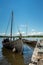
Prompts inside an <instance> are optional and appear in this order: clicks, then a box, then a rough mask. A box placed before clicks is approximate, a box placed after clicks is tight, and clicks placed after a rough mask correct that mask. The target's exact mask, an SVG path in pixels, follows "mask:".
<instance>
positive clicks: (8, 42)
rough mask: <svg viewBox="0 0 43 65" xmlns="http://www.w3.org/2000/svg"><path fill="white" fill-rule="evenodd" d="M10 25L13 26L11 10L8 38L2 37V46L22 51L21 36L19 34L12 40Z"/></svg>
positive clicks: (13, 50)
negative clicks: (17, 37)
mask: <svg viewBox="0 0 43 65" xmlns="http://www.w3.org/2000/svg"><path fill="white" fill-rule="evenodd" d="M12 26H13V12H12V19H11V33H10V39H9V38H6V39H3V41H2V44H3V47H5V48H7V49H10V50H12V52H15V51H18V52H21V53H22V46H23V41H22V38H21V34H20V36H19V39H17V40H12Z"/></svg>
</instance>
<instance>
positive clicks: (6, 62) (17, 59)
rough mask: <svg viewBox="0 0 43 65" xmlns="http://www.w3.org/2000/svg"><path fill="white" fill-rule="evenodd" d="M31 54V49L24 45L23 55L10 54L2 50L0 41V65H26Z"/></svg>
mask: <svg viewBox="0 0 43 65" xmlns="http://www.w3.org/2000/svg"><path fill="white" fill-rule="evenodd" d="M32 53H33V48H32V47H30V46H28V45H26V44H24V45H23V55H21V54H19V53H12V52H11V51H9V50H7V49H5V48H3V46H2V39H0V65H28V64H29V62H30V59H31V56H32Z"/></svg>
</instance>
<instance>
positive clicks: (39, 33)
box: [28, 32, 43, 35]
mask: <svg viewBox="0 0 43 65" xmlns="http://www.w3.org/2000/svg"><path fill="white" fill-rule="evenodd" d="M28 35H43V32H31V33H29V34H28Z"/></svg>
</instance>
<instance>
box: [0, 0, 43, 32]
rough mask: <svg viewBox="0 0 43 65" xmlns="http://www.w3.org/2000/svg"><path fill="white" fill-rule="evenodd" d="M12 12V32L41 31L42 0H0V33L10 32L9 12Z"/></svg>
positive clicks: (42, 27)
mask: <svg viewBox="0 0 43 65" xmlns="http://www.w3.org/2000/svg"><path fill="white" fill-rule="evenodd" d="M12 10H13V12H14V22H13V33H16V32H18V29H20V31H22V32H26V26H27V31H28V32H31V31H36V32H43V0H0V33H5V31H6V28H7V25H8V22H9V27H8V31H7V33H10V22H11V12H12Z"/></svg>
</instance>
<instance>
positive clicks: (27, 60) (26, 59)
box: [23, 44, 33, 65]
mask: <svg viewBox="0 0 43 65" xmlns="http://www.w3.org/2000/svg"><path fill="white" fill-rule="evenodd" d="M32 53H33V49H32V48H30V47H29V46H28V45H26V44H25V45H24V49H23V57H24V63H25V64H26V65H28V64H29V63H30V59H31V56H32Z"/></svg>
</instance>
